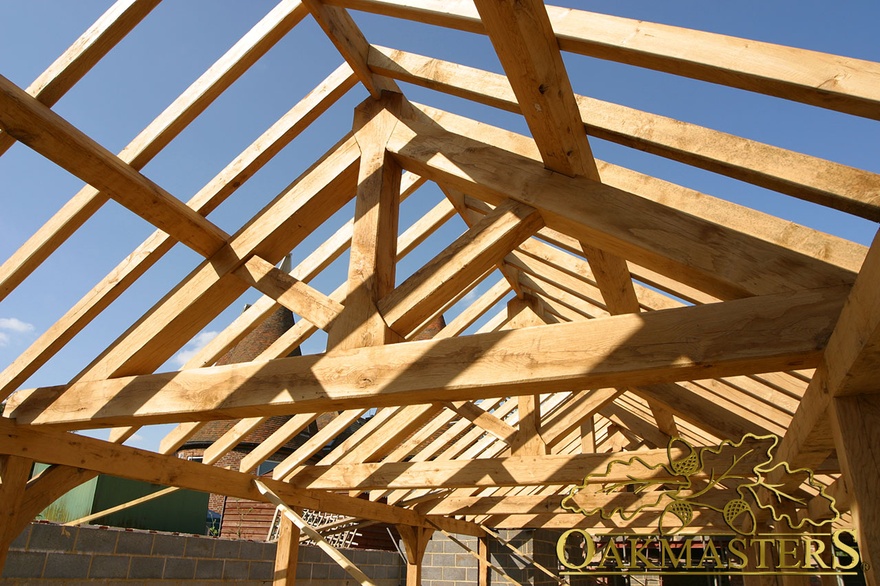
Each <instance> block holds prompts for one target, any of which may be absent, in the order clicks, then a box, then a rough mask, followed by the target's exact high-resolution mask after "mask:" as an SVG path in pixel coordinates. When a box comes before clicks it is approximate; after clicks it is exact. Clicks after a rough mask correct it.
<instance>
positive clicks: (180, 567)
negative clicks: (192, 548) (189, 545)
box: [162, 558, 196, 580]
mask: <svg viewBox="0 0 880 586" xmlns="http://www.w3.org/2000/svg"><path fill="white" fill-rule="evenodd" d="M195 575H196V560H194V559H191V558H168V559H167V560H165V572H164V573H163V574H162V577H163V578H165V579H166V580H192V579H193V577H194V576H195Z"/></svg>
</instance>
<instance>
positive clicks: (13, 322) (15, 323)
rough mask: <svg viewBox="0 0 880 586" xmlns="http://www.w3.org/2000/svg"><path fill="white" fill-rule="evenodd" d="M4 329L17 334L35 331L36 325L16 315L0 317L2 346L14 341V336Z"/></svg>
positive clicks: (0, 340)
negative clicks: (15, 316)
mask: <svg viewBox="0 0 880 586" xmlns="http://www.w3.org/2000/svg"><path fill="white" fill-rule="evenodd" d="M2 330H6V332H12V333H15V334H27V333H28V332H32V331H34V325H33V324H29V323H27V322H24V321H21V320H20V319H17V318H14V317H0V348H2V347H3V346H8V345H9V343H10V342H11V341H12V336H10V335H9V334H7V333H6V332H4V331H2Z"/></svg>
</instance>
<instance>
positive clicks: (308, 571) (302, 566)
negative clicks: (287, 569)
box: [296, 561, 317, 580]
mask: <svg viewBox="0 0 880 586" xmlns="http://www.w3.org/2000/svg"><path fill="white" fill-rule="evenodd" d="M316 567H317V566H315V565H314V564H309V563H304V562H301V561H297V562H296V579H297V580H308V579H309V578H311V577H312V572H313V571H314V570H315V568H316Z"/></svg>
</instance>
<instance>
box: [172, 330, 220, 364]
mask: <svg viewBox="0 0 880 586" xmlns="http://www.w3.org/2000/svg"><path fill="white" fill-rule="evenodd" d="M219 333H220V332H202V333H200V334H198V335H197V336H196V337H195V338H193V339H192V340H190V342H189V343H188V344H187V345H186V346H184V347H183V348H182V349H181V351H180V352H178V353H177V355H176V356H175V357H174V358H173V360H174V362H176V363H177V365H178V366H183V365H184V364H186V363H187V362H189V360H190V358H192V357H193V356H195V355H196V354H197V353H198V352H199V350H201V349H202V348H204V347H205V346H206V345H207V344H208V342H210V341H211V340H213V339H214V338H216V337H217V334H219Z"/></svg>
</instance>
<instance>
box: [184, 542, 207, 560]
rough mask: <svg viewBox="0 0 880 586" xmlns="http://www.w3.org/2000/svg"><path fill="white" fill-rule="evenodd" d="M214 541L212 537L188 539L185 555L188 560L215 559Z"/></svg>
mask: <svg viewBox="0 0 880 586" xmlns="http://www.w3.org/2000/svg"><path fill="white" fill-rule="evenodd" d="M214 541H215V540H214V539H211V538H210V537H187V538H186V549H185V550H184V553H183V555H184V556H185V557H188V558H209V557H213V556H214Z"/></svg>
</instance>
